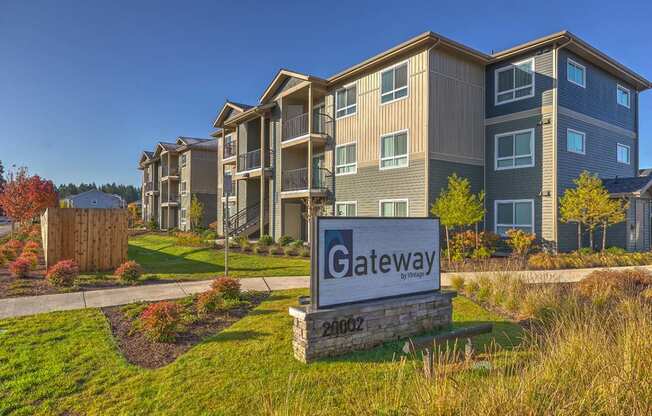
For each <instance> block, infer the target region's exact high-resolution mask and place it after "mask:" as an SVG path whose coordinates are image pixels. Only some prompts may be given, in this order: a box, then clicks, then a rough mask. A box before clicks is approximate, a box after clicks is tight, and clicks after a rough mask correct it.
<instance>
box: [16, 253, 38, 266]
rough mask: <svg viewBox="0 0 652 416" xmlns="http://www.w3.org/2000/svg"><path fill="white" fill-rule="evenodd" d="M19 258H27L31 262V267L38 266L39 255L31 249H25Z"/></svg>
mask: <svg viewBox="0 0 652 416" xmlns="http://www.w3.org/2000/svg"><path fill="white" fill-rule="evenodd" d="M18 258H19V259H25V260H27V261H28V262H29V267H30V268H31V269H32V270H34V269H36V267H38V256H37V255H36V254H34V253H32V252H30V251H24V252H23V254H21V255H20V257H18Z"/></svg>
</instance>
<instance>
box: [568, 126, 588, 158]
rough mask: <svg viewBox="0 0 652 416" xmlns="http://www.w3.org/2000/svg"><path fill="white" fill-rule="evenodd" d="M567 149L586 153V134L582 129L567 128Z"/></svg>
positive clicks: (582, 153)
mask: <svg viewBox="0 0 652 416" xmlns="http://www.w3.org/2000/svg"><path fill="white" fill-rule="evenodd" d="M566 141H567V143H566V149H567V150H568V151H569V152H573V153H579V154H581V155H585V154H586V134H584V133H582V132H581V131H577V130H573V129H567V130H566Z"/></svg>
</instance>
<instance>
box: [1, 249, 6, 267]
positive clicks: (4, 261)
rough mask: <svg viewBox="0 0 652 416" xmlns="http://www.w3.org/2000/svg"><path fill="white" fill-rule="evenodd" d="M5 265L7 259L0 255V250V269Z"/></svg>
mask: <svg viewBox="0 0 652 416" xmlns="http://www.w3.org/2000/svg"><path fill="white" fill-rule="evenodd" d="M6 263H7V258H6V257H5V255H4V254H3V253H2V250H0V267H3V266H4V265H5V264H6Z"/></svg>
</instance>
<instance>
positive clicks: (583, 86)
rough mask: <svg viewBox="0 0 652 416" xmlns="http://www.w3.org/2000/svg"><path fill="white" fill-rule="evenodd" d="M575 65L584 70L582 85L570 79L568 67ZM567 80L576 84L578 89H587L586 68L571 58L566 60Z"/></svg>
mask: <svg viewBox="0 0 652 416" xmlns="http://www.w3.org/2000/svg"><path fill="white" fill-rule="evenodd" d="M569 64H570V65H574V66H576V67H578V68H580V69H582V84H578V83H577V82H575V81H573V80H572V79H570V78H569V72H568V65H569ZM566 80H567V81H568V82H570V83H571V84H575V85H577V86H578V87H582V88H586V67H585V66H584V65H582V64H580V63H578V62H576V61H574V60H572V59H571V58H568V59H567V60H566Z"/></svg>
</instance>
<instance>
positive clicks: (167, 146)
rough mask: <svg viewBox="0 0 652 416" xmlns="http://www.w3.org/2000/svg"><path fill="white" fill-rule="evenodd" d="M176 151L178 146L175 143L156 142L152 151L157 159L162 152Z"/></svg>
mask: <svg viewBox="0 0 652 416" xmlns="http://www.w3.org/2000/svg"><path fill="white" fill-rule="evenodd" d="M178 149H179V145H178V144H176V143H170V142H158V143H157V144H156V150H155V151H154V157H158V156H159V155H160V154H161V153H162V152H163V151H166V152H176V151H177V150H178Z"/></svg>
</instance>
